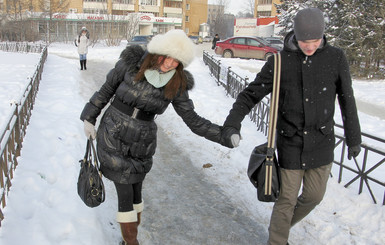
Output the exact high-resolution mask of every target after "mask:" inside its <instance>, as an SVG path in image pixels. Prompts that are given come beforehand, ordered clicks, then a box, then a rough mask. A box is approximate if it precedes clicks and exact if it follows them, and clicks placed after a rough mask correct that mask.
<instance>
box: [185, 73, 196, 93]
mask: <svg viewBox="0 0 385 245" xmlns="http://www.w3.org/2000/svg"><path fill="white" fill-rule="evenodd" d="M184 74H185V75H186V80H187V88H186V89H187V90H191V89H193V87H194V85H195V81H194V77H193V75H192V74H191V73H190V72H189V71H187V70H184Z"/></svg>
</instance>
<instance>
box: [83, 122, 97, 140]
mask: <svg viewBox="0 0 385 245" xmlns="http://www.w3.org/2000/svg"><path fill="white" fill-rule="evenodd" d="M84 134H85V135H86V137H87V139H89V138H90V137H91V138H92V139H95V138H96V130H95V126H94V125H93V124H92V123H90V122H89V121H87V120H84Z"/></svg>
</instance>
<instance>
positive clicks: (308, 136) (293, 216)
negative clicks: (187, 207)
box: [223, 8, 361, 245]
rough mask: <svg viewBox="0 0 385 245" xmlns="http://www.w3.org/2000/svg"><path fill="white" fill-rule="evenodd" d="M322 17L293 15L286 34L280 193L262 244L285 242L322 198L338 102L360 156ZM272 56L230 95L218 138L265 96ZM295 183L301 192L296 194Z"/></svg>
mask: <svg viewBox="0 0 385 245" xmlns="http://www.w3.org/2000/svg"><path fill="white" fill-rule="evenodd" d="M324 29H325V22H324V17H323V13H322V12H321V10H319V9H317V8H307V9H303V10H300V11H298V13H297V14H296V16H295V18H294V30H292V31H291V32H289V33H288V34H287V35H286V37H285V43H284V49H283V50H282V51H281V57H282V70H281V85H280V91H279V105H278V107H279V108H278V121H277V139H276V140H277V153H278V160H279V164H280V167H281V190H280V196H279V198H278V200H277V201H276V202H275V204H274V207H273V211H272V215H271V220H270V226H269V239H268V242H267V243H268V244H269V245H285V244H288V237H289V231H290V228H291V227H292V226H294V225H295V224H296V223H298V222H299V221H301V220H302V219H303V218H304V217H306V215H308V214H309V213H310V212H311V211H312V210H313V209H314V208H315V206H316V205H318V204H319V203H320V202H321V200H322V199H323V196H324V193H325V191H326V184H327V181H328V177H329V174H330V171H331V167H332V162H333V159H334V148H335V137H334V120H333V117H334V112H335V99H336V96H337V97H338V101H339V107H340V110H341V113H342V119H343V124H344V131H345V136H346V144H347V146H348V158H349V159H351V158H352V157H356V156H357V155H358V154H359V153H360V151H361V147H360V144H361V130H360V124H359V119H358V116H357V108H356V103H355V99H354V94H353V88H352V80H351V77H350V72H349V65H348V62H347V60H346V56H345V54H344V52H343V51H342V50H341V49H339V48H336V47H333V46H331V45H330V44H329V43H328V42H327V40H326V38H325V36H324ZM273 73H274V58H273V57H270V58H269V59H268V61H267V62H266V63H265V65H264V66H263V68H262V70H261V72H260V73H258V74H257V76H256V78H255V80H254V81H253V82H252V83H250V84H249V85H248V86H247V87H246V88H245V89H244V90H243V91H242V92H241V93H240V94H239V95H238V97H237V99H236V101H235V103H234V104H233V106H232V109H231V110H230V112H229V115H228V116H227V118H226V120H225V122H224V129H223V134H224V135H226V134H227V135H232V134H239V131H240V129H241V122H242V120H243V118H244V117H245V115H247V114H248V113H249V112H250V110H251V109H252V108H253V107H254V106H255V104H257V103H259V102H260V101H261V99H262V98H263V97H265V96H266V95H267V94H269V93H271V92H272V87H273ZM301 185H302V193H301V194H300V195H299V196H298V194H299V191H300V188H301Z"/></svg>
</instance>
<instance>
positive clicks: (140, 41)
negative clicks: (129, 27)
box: [127, 35, 152, 48]
mask: <svg viewBox="0 0 385 245" xmlns="http://www.w3.org/2000/svg"><path fill="white" fill-rule="evenodd" d="M151 38H152V35H139V36H134V37H133V38H132V39H131V41H129V42H127V46H130V45H134V44H137V45H140V46H142V47H143V48H147V44H148V43H149V42H150V40H151Z"/></svg>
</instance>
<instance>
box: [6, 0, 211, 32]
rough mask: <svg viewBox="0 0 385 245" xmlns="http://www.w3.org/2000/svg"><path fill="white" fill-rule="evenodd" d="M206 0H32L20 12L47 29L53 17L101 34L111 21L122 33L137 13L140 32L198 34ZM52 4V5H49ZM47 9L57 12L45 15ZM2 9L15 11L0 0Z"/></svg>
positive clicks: (70, 28)
mask: <svg viewBox="0 0 385 245" xmlns="http://www.w3.org/2000/svg"><path fill="white" fill-rule="evenodd" d="M207 2H208V0H71V1H69V0H56V1H51V2H48V1H47V2H46V3H45V6H42V1H41V0H29V1H25V4H24V5H23V6H22V8H23V9H24V10H23V11H21V12H22V13H23V15H24V16H23V19H26V18H25V17H27V18H31V19H34V20H36V21H40V23H39V29H46V28H41V27H42V26H44V24H43V23H42V21H44V20H45V21H48V20H49V21H52V20H53V21H58V22H59V21H60V22H67V23H66V24H65V25H66V28H65V29H66V30H72V29H74V30H75V29H79V28H80V27H81V26H83V25H84V26H93V29H95V30H98V31H99V30H100V32H102V33H103V32H104V29H105V28H106V27H105V26H106V25H107V24H108V23H109V24H111V25H115V26H116V27H115V29H117V30H118V32H119V33H120V32H124V29H125V28H126V27H125V23H126V22H129V21H132V18H131V17H130V15H131V16H132V14H135V16H137V18H139V20H138V21H139V24H138V27H137V33H136V34H137V35H153V34H158V33H165V32H167V31H168V30H171V29H182V30H185V32H186V34H188V35H198V33H199V26H200V24H203V23H206V22H207ZM49 3H50V4H51V5H50V6H49V5H47V4H49ZM48 9H49V10H50V11H49V12H51V13H54V14H52V15H51V16H48V15H44V14H42V13H43V12H47V10H48ZM0 12H3V13H4V12H5V13H9V14H11V13H14V12H15V11H14V10H13V9H12V4H11V1H9V0H8V1H7V0H0ZM59 25H61V26H62V25H63V23H57V26H58V28H57V29H60V27H59ZM68 26H69V28H68ZM50 28H51V27H50ZM61 29H63V28H61ZM56 31H57V32H60V30H56ZM39 32H42V31H41V30H39ZM72 32H74V31H72ZM72 34H73V33H71V34H70V35H72Z"/></svg>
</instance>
